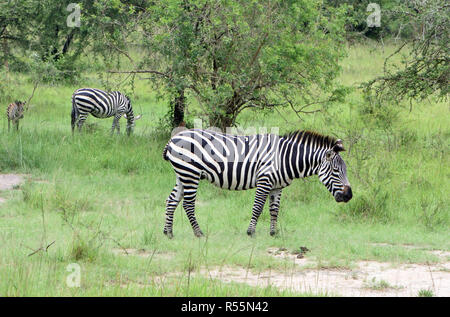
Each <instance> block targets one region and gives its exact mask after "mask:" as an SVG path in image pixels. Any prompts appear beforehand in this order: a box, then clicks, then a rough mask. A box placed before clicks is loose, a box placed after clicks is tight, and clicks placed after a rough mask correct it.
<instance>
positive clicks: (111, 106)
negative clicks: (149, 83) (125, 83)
mask: <svg viewBox="0 0 450 317" xmlns="http://www.w3.org/2000/svg"><path fill="white" fill-rule="evenodd" d="M72 98H73V101H74V102H75V104H76V106H77V109H78V111H80V112H85V113H90V114H92V115H93V116H94V117H97V118H109V117H111V116H114V115H115V114H116V113H117V111H118V110H119V109H120V108H121V107H123V106H124V105H125V98H126V97H125V96H124V95H123V94H122V93H120V92H118V91H112V92H106V91H103V90H100V89H96V88H80V89H77V90H76V91H75V92H74V94H73V96H72Z"/></svg>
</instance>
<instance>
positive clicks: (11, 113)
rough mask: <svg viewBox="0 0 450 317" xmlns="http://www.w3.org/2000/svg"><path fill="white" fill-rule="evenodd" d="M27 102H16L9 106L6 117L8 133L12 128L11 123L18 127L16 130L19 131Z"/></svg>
mask: <svg viewBox="0 0 450 317" xmlns="http://www.w3.org/2000/svg"><path fill="white" fill-rule="evenodd" d="M24 105H25V102H22V101H15V102H13V103H11V104H9V106H8V108H7V109H6V117H7V118H8V131H10V128H11V121H12V123H13V124H14V125H15V126H16V130H19V120H20V119H22V118H23V112H24V107H23V106H24Z"/></svg>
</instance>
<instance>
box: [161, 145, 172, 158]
mask: <svg viewBox="0 0 450 317" xmlns="http://www.w3.org/2000/svg"><path fill="white" fill-rule="evenodd" d="M169 144H170V141H169V142H168V143H167V144H166V146H165V147H164V150H163V153H162V156H163V159H165V160H166V161H168V160H169V158H168V157H167V148H168V147H169Z"/></svg>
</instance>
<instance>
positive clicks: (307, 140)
mask: <svg viewBox="0 0 450 317" xmlns="http://www.w3.org/2000/svg"><path fill="white" fill-rule="evenodd" d="M282 140H283V142H281V143H280V145H281V149H280V151H281V162H282V164H283V165H284V166H283V168H284V169H285V170H286V171H287V174H288V175H289V178H292V179H294V178H302V177H308V176H311V175H315V174H318V171H319V167H320V164H321V162H322V159H323V157H324V155H325V153H326V151H328V150H329V149H331V148H332V146H333V144H334V142H335V140H334V138H332V137H328V136H323V135H320V134H317V133H314V132H309V131H296V132H293V133H290V134H288V135H285V136H284V137H283V138H282Z"/></svg>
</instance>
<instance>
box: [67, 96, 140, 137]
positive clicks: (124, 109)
mask: <svg viewBox="0 0 450 317" xmlns="http://www.w3.org/2000/svg"><path fill="white" fill-rule="evenodd" d="M89 113H90V114H92V115H93V116H94V117H96V118H109V117H112V116H114V120H113V124H112V128H111V134H112V133H114V130H115V129H117V133H120V124H119V120H120V118H121V117H122V116H125V117H126V119H127V134H128V135H130V133H131V132H132V130H133V127H134V124H135V121H136V120H138V119H139V118H140V117H141V116H137V117H134V114H133V108H132V107H131V102H130V99H129V98H128V97H127V96H125V95H124V94H122V93H120V92H118V91H112V92H105V91H103V90H100V89H95V88H81V89H77V90H75V92H74V93H73V95H72V133H73V132H74V129H75V124H77V125H78V130H80V131H81V128H82V126H83V124H84V122H85V121H86V118H87V116H88V114H89Z"/></svg>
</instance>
